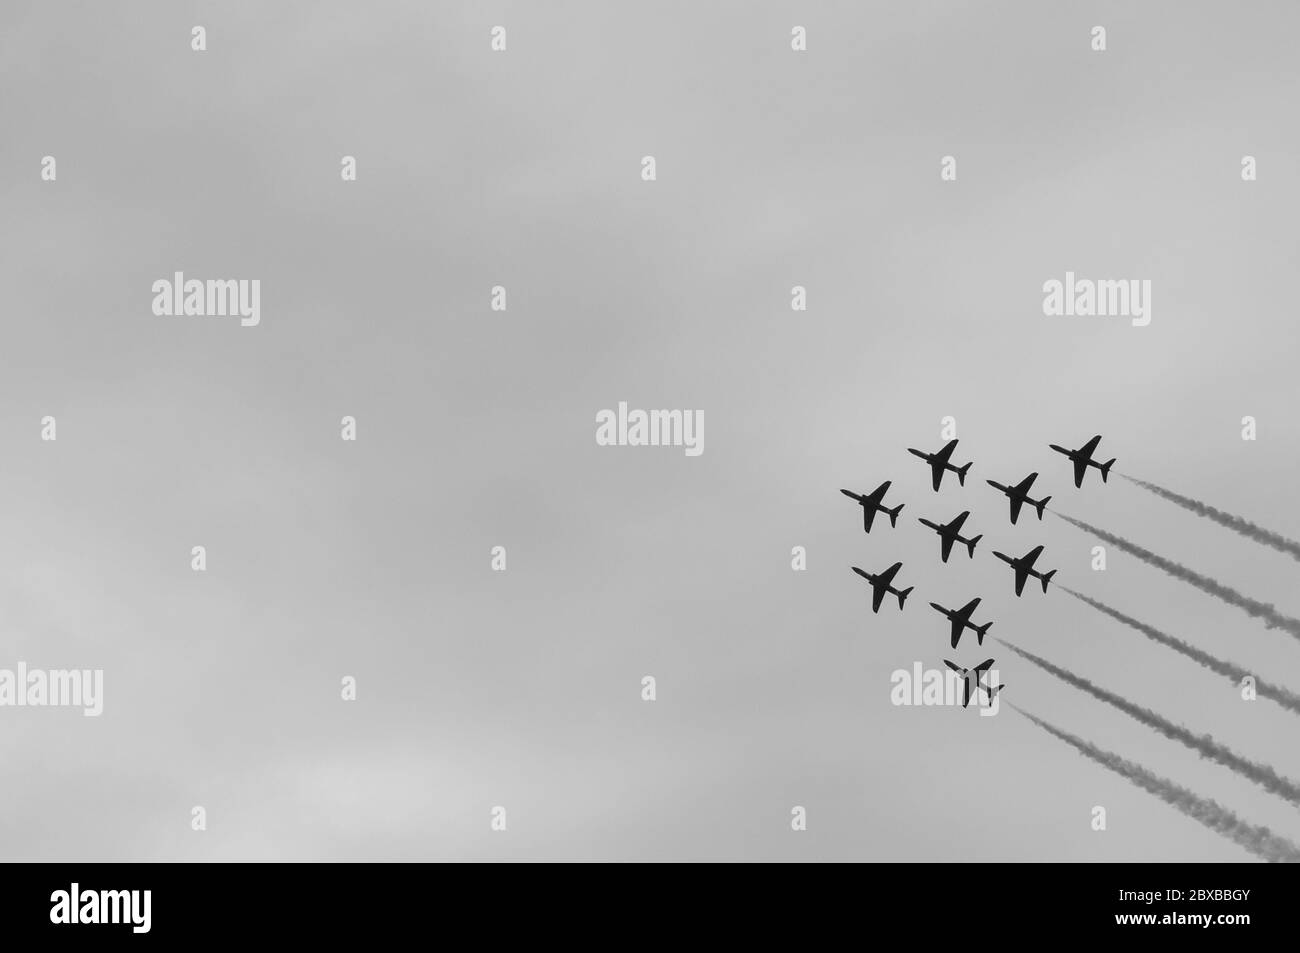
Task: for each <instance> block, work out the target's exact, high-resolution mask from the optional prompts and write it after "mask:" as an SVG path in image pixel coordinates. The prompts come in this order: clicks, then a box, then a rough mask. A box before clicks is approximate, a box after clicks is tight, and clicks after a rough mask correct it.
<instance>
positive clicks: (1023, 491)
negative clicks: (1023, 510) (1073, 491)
mask: <svg viewBox="0 0 1300 953" xmlns="http://www.w3.org/2000/svg"><path fill="white" fill-rule="evenodd" d="M1037 479H1038V474H1037V473H1031V474H1029V476H1027V477H1025V478H1024V479H1023V480H1021V481H1020V482H1019V483H1017V484H1016V485H1015V486H1003V485H1002V484H1001V483H998V482H997V481H996V480H985V481H984V482H985V483H987V484H988V485H989V486H991V487H996V488H997V489H999V490H1001V491H1002V492H1003V494H1004V495H1005V496H1006V498H1007V499H1009V500H1010V501H1011V525H1012V526H1014V525H1016V517H1018V516H1019V515H1020V507H1022V506H1024V505H1025V504H1026V503H1028V504H1029V505H1030V506H1032V507H1033V508H1034V509H1036V510H1038V518H1039V519H1040V520H1041V519H1042V518H1043V509H1044V508H1045V507H1046V506H1047V501H1048V500H1050V499H1051V497H1050V496H1045V497H1043V498H1042V499H1041V500H1034V499H1031V498H1030V496H1029V488H1030V487H1031V486H1033V485H1034V481H1035V480H1037Z"/></svg>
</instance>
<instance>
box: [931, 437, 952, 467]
mask: <svg viewBox="0 0 1300 953" xmlns="http://www.w3.org/2000/svg"><path fill="white" fill-rule="evenodd" d="M956 446H957V441H956V440H949V441H948V442H947V443H946V444H945V445H944V448H943V449H942V450H940V451H939V452H938V453H936V454H935V455H934V459H935V462H936V463H940V464H945V463H947V462H948V461H949V460H951V459H952V451H953V448H954V447H956Z"/></svg>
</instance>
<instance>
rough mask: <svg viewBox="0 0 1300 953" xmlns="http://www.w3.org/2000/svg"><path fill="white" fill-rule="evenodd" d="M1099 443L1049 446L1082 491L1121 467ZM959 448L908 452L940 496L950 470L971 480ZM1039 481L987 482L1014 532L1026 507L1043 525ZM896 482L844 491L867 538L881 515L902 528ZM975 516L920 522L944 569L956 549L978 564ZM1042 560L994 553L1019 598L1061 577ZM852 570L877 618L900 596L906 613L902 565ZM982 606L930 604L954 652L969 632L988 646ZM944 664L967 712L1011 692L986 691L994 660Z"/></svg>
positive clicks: (975, 602)
mask: <svg viewBox="0 0 1300 953" xmlns="http://www.w3.org/2000/svg"><path fill="white" fill-rule="evenodd" d="M1099 443H1101V437H1100V436H1097V437H1093V438H1092V439H1091V440H1089V441H1088V442H1087V443H1085V444H1084V445H1083V446H1082V447H1080V448H1079V449H1078V450H1067V449H1066V448H1065V447H1060V446H1057V445H1056V444H1054V443H1053V444H1048V446H1050V447H1051V448H1052V449H1053V450H1055V451H1056V452H1057V453H1062V454H1064V455H1065V456H1067V457H1069V458H1070V461H1071V463H1073V464H1074V485H1075V486H1076V487H1082V486H1083V478H1084V475H1085V474H1086V473H1087V472H1088V468H1089V467H1095V468H1096V469H1098V470H1100V471H1101V479H1102V482H1103V483H1104V482H1106V478H1107V477H1108V476H1109V475H1110V468H1111V467H1112V466H1113V465H1114V463H1115V461H1114V459H1111V460H1108V461H1106V462H1105V463H1099V462H1097V461H1096V460H1094V459H1093V458H1092V455H1093V452H1094V451H1095V450H1096V449H1097V445H1098V444H1099ZM956 448H957V441H956V440H950V441H948V443H946V444H945V445H944V446H943V447H942V448H940V449H939V450H936V451H935V452H934V453H925V452H923V451H921V450H914V449H912V448H911V447H909V448H908V450H907V452H908V453H910V454H912V455H913V456H916V457H920V458H921V459H922V460H924V461H925V462H926V463H927V464H928V465H929V467H930V477H931V480H930V482H931V485H932V486H933V487H934V490H935V492H938V491H939V487H940V486H941V485H942V483H943V475H944V474H945V473H947V472H948V471H949V470H951V471H952V472H953V473H956V474H957V483H958V485H960V486H965V485H966V474H967V472H968V471H969V470H970V468H971V462H967V463H964V464H961V465H960V466H958V465H956V464H954V463H953V462H952V455H953V451H954V450H956ZM1037 479H1038V474H1037V473H1036V472H1035V473H1031V474H1029V476H1027V477H1025V478H1024V479H1023V480H1021V481H1020V482H1019V483H1017V484H1015V485H1014V486H1011V485H1005V484H1002V483H998V482H997V481H996V480H987V481H986V482H987V483H988V484H989V486H992V487H994V488H995V489H997V490H999V491H1001V493H1002V494H1003V495H1004V496H1005V497H1006V498H1007V500H1008V501H1009V503H1010V506H1011V524H1012V525H1013V526H1014V525H1015V523H1016V520H1017V519H1018V518H1019V516H1020V510H1021V508H1022V507H1023V506H1024V505H1025V504H1026V503H1028V504H1029V505H1030V506H1032V507H1033V508H1034V510H1035V511H1036V512H1037V513H1038V519H1039V520H1040V521H1041V520H1042V518H1043V512H1044V511H1045V510H1046V509H1047V503H1048V501H1049V500H1051V497H1050V496H1044V497H1043V498H1042V499H1041V500H1035V499H1034V498H1033V497H1031V496H1030V495H1029V491H1030V489H1031V488H1032V487H1033V485H1034V481H1035V480H1037ZM890 482H891V481H889V480H886V481H885V482H884V483H882V484H880V486H878V487H876V488H875V489H874V490H872V491H871V492H870V493H855V492H853V491H852V490H843V489H842V490H840V492H841V493H843V494H844V495H845V496H847V497H848V498H849V499H851V500H853V501H854V502H855V503H857V504H858V505H859V506H861V507H862V529H863V532H866V533H870V532H871V526H872V523H873V522H874V520H875V518H876V514H877V513H885V514H886V515H888V516H889V525H890V527H897V525H898V514H899V513H900V512H902V509H903V504H902V503H899V504H898V505H897V506H895V507H888V506H885V502H884V500H885V494H886V493H888V492H889V486H890ZM969 516H970V510H963V511H962V512H960V513H958V514H957V515H956V516H955V517H953V518H952V519H951V520H949V521H948V522H946V523H936V522H933V521H931V520H928V519H925V518H924V517H921V518H919V519H918V522H920V523H921V524H923V525H925V526H928V527H929V528H930V529H932V530H934V532H935V533H937V534H938V536H939V541H940V542H939V558H940V559H941V560H942V561H943V562H944V563H947V562H948V557H949V556H950V555H951V554H952V547H953V544H954V543H961V544H963V545H964V546H965V547H966V551H967V553H968V554H969V556H970V558H971V559H974V558H975V545H976V544H977V543H978V542H979V541H980V540H981V539H983V538H984V537H983V535H982V534H981V535H976V536H970V537H967V536H963V535H962V529H963V527H964V526H965V524H966V520H967V518H968V517H969ZM1042 554H1043V547H1042V546H1035V547H1034V548H1033V549H1031V550H1030V551H1029V552H1027V553H1025V555H1023V556H1020V557H1016V558H1013V557H1011V556H1008V555H1006V554H1005V553H999V552H996V551H994V553H993V555H994V556H996V557H997V558H998V559H1000V560H1002V561H1003V562H1004V563H1006V564H1007V565H1009V566H1010V567H1011V568H1012V570H1013V571H1014V573H1015V589H1016V596H1017V597H1019V596H1020V595H1021V594H1022V593H1023V592H1024V588H1025V583H1026V582H1028V581H1029V578H1030V577H1031V576H1032V577H1033V578H1035V579H1037V580H1038V581H1039V582H1040V583H1041V584H1042V586H1043V592H1044V593H1045V592H1047V587H1048V584H1049V583H1050V582H1051V581H1052V577H1053V576H1054V575H1056V570H1055V569H1052V570H1049V571H1047V572H1040V571H1039V570H1038V569H1036V568H1035V563H1036V562H1037V561H1038V557H1039V556H1041V555H1042ZM850 568H851V569H852V570H853V571H854V572H855V573H857V574H858V575H859V576H861V577H862V578H863V579H865V580H866V581H867V582H868V583H870V584H871V590H872V591H871V611H872V612H873V613H878V612H879V611H880V605H881V603H882V602H883V601H884V598H885V596H886V594H893V595H894V596H897V598H898V609H899V611H900V612H901V611H902V610H903V605H904V602H905V601H906V599H907V596H908V594H909V593H910V592H911V591H912V590H913V589H914V588H915V587H914V586H909V587H907V588H906V589H898V588H895V587H894V578H895V577H896V576H897V575H898V572H899V570H901V569H902V568H903V564H902V563H901V562H896V563H894V564H893V565H892V566H890V567H889V568H888V569H885V570H884V571H882V572H879V573H869V572H866V571H865V570H862V569H859V568H858V567H857V566H852V567H850ZM979 604H980V599H979V597H976V598H974V599H972V600H971V601H970V602H968V603H966V604H965V605H964V606H962V607H961V608H960V609H948V608H945V607H944V606H942V605H940V604H939V603H937V602H931V603H930V605H931V606H933V607H934V609H935V610H936V611H938V612H941V613H943V615H944V616H945V617H947V619H948V621H949V623H950V624H951V638H950V644H951V647H952V648H954V649H955V648H956V647H957V644H958V642H960V641H961V637H962V635H963V634H964V633H965V631H966V630H967V629H970V630H971V631H973V632H974V633H975V640H976V643H977V644H979V645H983V644H984V635H985V633H986V632H988V630H989V627H990V626H992V625H993V623H992V622H985V623H984V624H983V625H977V624H975V623H974V622H972V621H971V617H972V616H973V615H974V614H975V610H976V609H977V608H979ZM944 664H945V665H947V666H948V668H950V669H952V670H953V671H954V672H957V673H958V674H959V675H960V676H961V677H962V678H963V679H964V680H965V683H966V692H965V696H966V697H965V700H964V701H963V703H962V707H966V706H968V705H969V704H970V700H971V697H972V696H977V695H978V694H979V692H981V691H983V692H984V693H985V694H986V695H987V696H988V700H989V702H990V703H991V702H992V701H993V696H994V695H996V694H997V693H998V692H1000V691H1001V690H1002V689H1003V688H1005V687H1006V686H1005V685H998V686H996V687H993V686H990V685H986V684H985V683H984V682H983V680H982V676H983V673H984V672H986V671H987V670H988V669H989V668H990V667H991V666H992V665H993V659H987V660H985V661H984V662H981V663H980V664H979V665H977V666H975V668H973V669H965V668H962V667H961V666H959V665H957V663H955V662H950V661H948V660H947V659H945V660H944Z"/></svg>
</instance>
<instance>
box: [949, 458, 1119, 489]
mask: <svg viewBox="0 0 1300 953" xmlns="http://www.w3.org/2000/svg"><path fill="white" fill-rule="evenodd" d="M974 462H975V461H974V460H972V461H970V463H967V464H966V465H965V466H964V467H958V468H957V483H958V484H959V485H960V486H965V485H966V471H967V470H969V469H970V465H971V463H974ZM1114 462H1115V461H1113V460H1112V461H1111V463H1114Z"/></svg>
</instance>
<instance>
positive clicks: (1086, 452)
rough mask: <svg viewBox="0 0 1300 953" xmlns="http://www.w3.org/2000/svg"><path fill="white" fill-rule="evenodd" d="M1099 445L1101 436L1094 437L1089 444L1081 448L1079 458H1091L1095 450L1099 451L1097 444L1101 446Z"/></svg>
mask: <svg viewBox="0 0 1300 953" xmlns="http://www.w3.org/2000/svg"><path fill="white" fill-rule="evenodd" d="M1099 443H1101V434H1098V435H1097V436H1095V437H1093V438H1092V439H1091V440H1089V441H1088V442H1087V443H1085V444H1084V445H1083V446H1082V447H1080V448H1079V456H1081V457H1090V456H1092V451H1094V450H1096V449H1097V444H1099Z"/></svg>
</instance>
